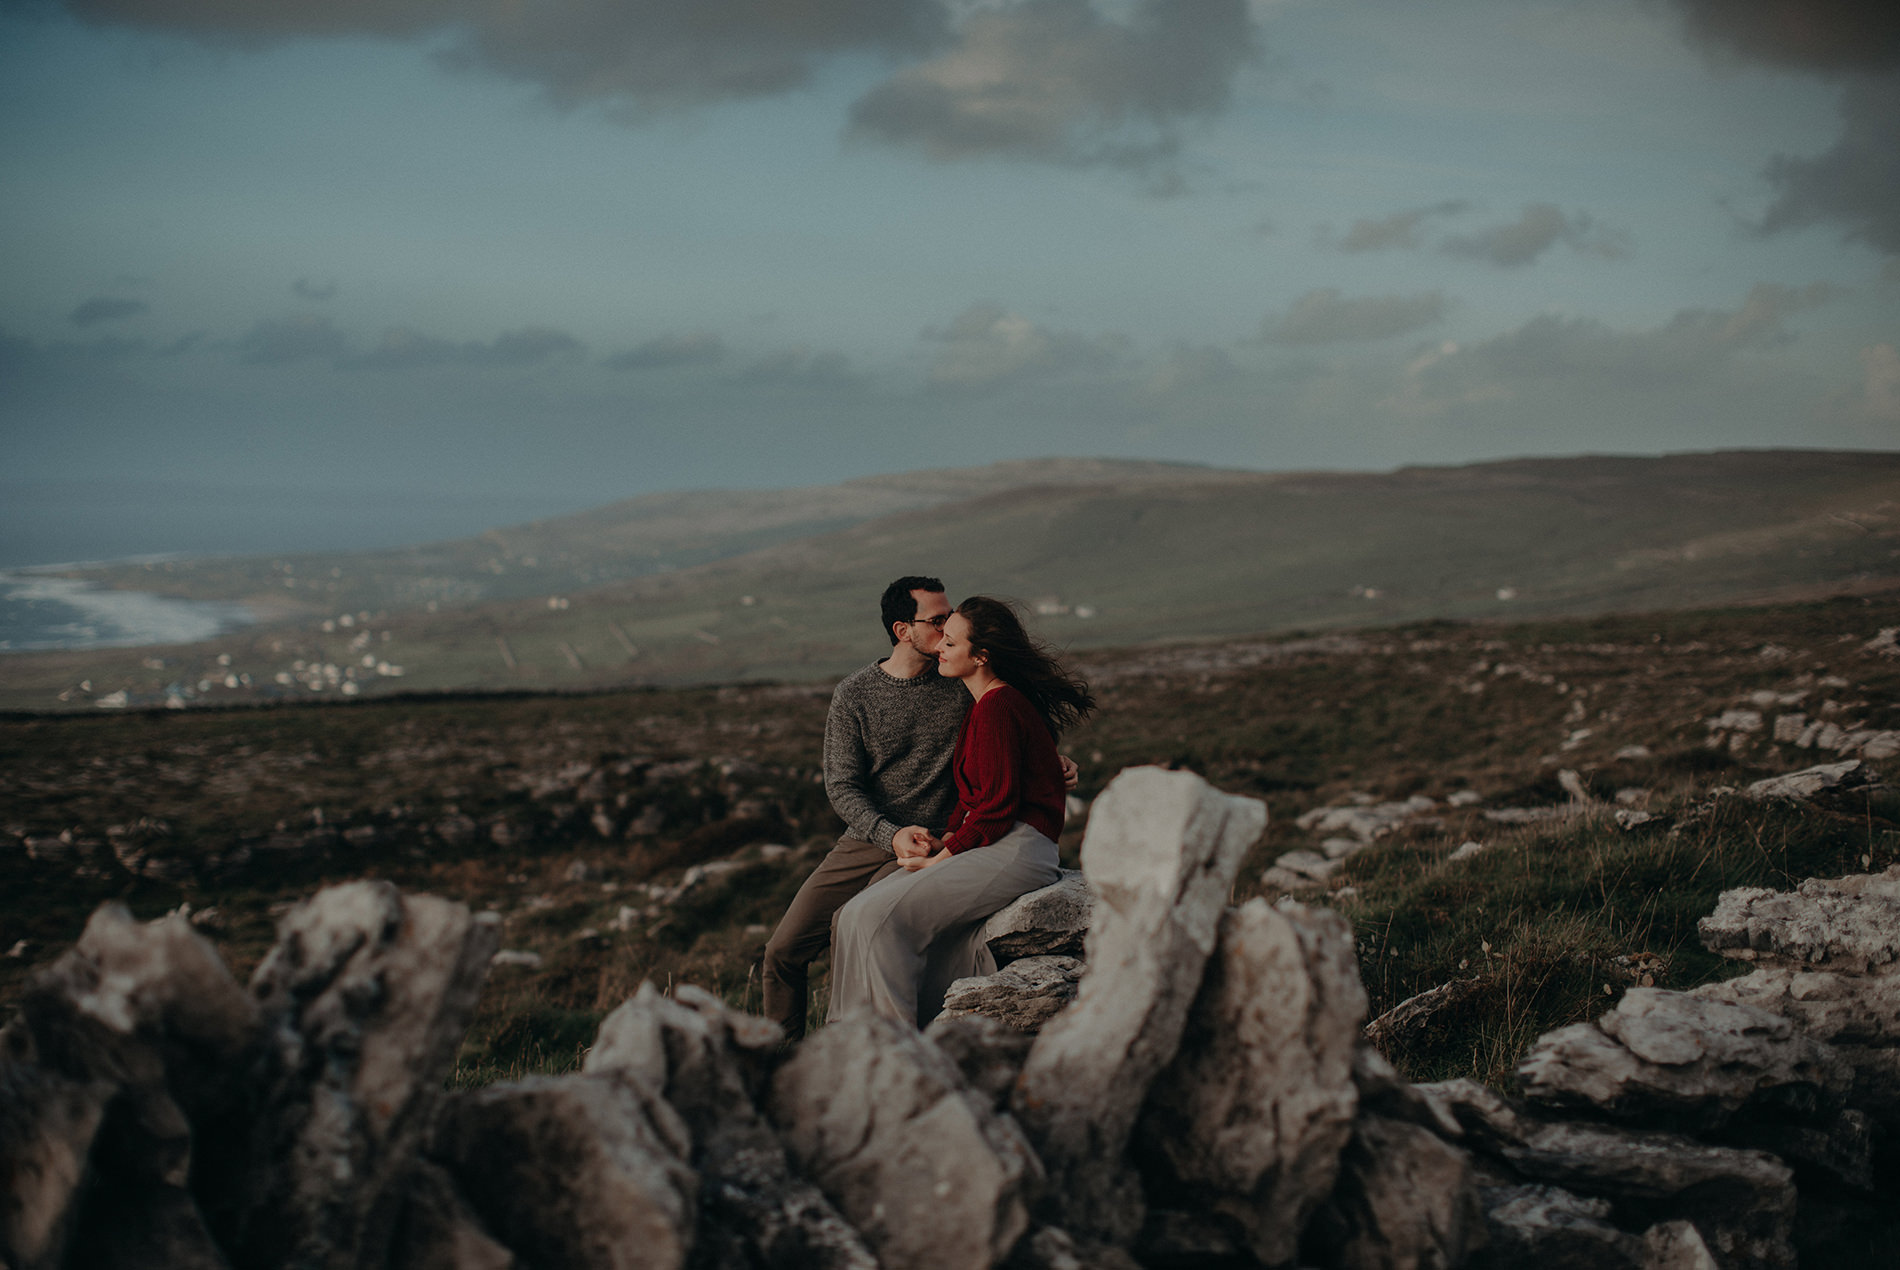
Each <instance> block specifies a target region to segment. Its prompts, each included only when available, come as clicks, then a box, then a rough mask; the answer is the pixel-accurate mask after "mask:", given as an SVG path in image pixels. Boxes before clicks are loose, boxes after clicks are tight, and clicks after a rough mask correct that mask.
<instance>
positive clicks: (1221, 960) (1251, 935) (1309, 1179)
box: [1137, 899, 1366, 1265]
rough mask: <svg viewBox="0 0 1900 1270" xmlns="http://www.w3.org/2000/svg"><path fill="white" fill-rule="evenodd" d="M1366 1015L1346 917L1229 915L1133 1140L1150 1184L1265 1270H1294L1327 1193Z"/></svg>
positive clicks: (1290, 910)
mask: <svg viewBox="0 0 1900 1270" xmlns="http://www.w3.org/2000/svg"><path fill="white" fill-rule="evenodd" d="M1365 1016H1366V993H1365V988H1364V987H1363V986H1362V985H1361V984H1360V982H1359V968H1358V962H1357V960H1356V958H1355V956H1354V950H1353V935H1352V927H1351V926H1350V925H1349V924H1348V923H1347V922H1346V920H1345V919H1344V918H1343V917H1341V916H1339V914H1337V913H1334V912H1332V911H1331V910H1329V909H1308V908H1305V907H1304V906H1301V905H1298V904H1289V905H1287V906H1286V907H1284V908H1276V907H1274V906H1273V905H1270V904H1268V903H1267V902H1266V901H1265V900H1264V899H1254V900H1250V901H1248V902H1247V903H1246V904H1244V905H1242V906H1241V907H1240V908H1238V909H1230V910H1229V911H1228V912H1227V914H1226V916H1225V917H1224V918H1223V919H1222V922H1221V927H1220V942H1219V945H1218V947H1217V949H1216V951H1215V954H1214V956H1213V957H1212V958H1211V959H1210V960H1209V962H1208V966H1207V974H1206V978H1205V979H1204V980H1203V981H1202V983H1201V990H1200V994H1199V995H1198V997H1197V998H1196V999H1195V1002H1194V1009H1193V1012H1192V1013H1191V1014H1190V1015H1189V1017H1188V1024H1187V1028H1186V1030H1185V1033H1184V1035H1183V1038H1182V1043H1181V1049H1180V1052H1179V1053H1178V1054H1177V1055H1176V1057H1175V1059H1174V1061H1173V1062H1172V1063H1171V1064H1169V1066H1168V1067H1167V1068H1166V1069H1165V1070H1164V1071H1163V1072H1162V1074H1161V1076H1160V1077H1159V1078H1158V1079H1157V1080H1156V1081H1155V1084H1154V1088H1153V1089H1152V1090H1151V1091H1150V1093H1149V1096H1148V1104H1147V1107H1146V1108H1145V1109H1144V1111H1143V1113H1142V1119H1141V1121H1140V1123H1139V1125H1138V1128H1137V1141H1138V1142H1139V1144H1140V1148H1141V1152H1140V1153H1141V1157H1142V1158H1143V1159H1144V1160H1145V1161H1148V1162H1150V1171H1151V1176H1154V1175H1159V1180H1160V1182H1161V1184H1162V1185H1163V1186H1164V1187H1179V1188H1181V1189H1182V1190H1184V1191H1186V1192H1189V1193H1192V1194H1193V1195H1194V1196H1195V1199H1196V1202H1197V1206H1205V1207H1206V1208H1208V1209H1211V1210H1212V1211H1213V1212H1215V1213H1218V1214H1220V1215H1222V1216H1224V1217H1226V1218H1229V1219H1230V1220H1231V1221H1233V1222H1234V1223H1235V1224H1236V1225H1237V1226H1238V1227H1239V1228H1240V1229H1241V1230H1242V1231H1243V1232H1244V1236H1245V1240H1246V1243H1247V1245H1248V1246H1249V1247H1250V1248H1251V1249H1252V1252H1253V1255H1254V1256H1255V1257H1257V1258H1259V1260H1260V1261H1262V1262H1263V1263H1265V1264H1267V1265H1279V1264H1281V1263H1283V1262H1286V1261H1290V1260H1291V1259H1292V1258H1293V1255H1294V1253H1295V1252H1296V1251H1297V1250H1298V1246H1299V1238H1300V1231H1301V1230H1302V1229H1304V1228H1305V1226H1306V1222H1307V1219H1308V1218H1309V1217H1311V1216H1312V1214H1313V1212H1314V1210H1315V1209H1317V1208H1318V1207H1319V1205H1320V1203H1321V1202H1322V1201H1323V1200H1324V1199H1325V1198H1326V1195H1327V1193H1328V1192H1329V1191H1331V1190H1332V1185H1333V1177H1334V1173H1335V1170H1336V1168H1337V1166H1338V1161H1339V1153H1340V1152H1341V1151H1342V1150H1343V1149H1344V1148H1345V1145H1346V1142H1347V1139H1348V1138H1350V1137H1351V1136H1352V1123H1353V1116H1354V1113H1355V1111H1356V1110H1357V1108H1358V1103H1359V1098H1358V1090H1357V1088H1356V1086H1355V1085H1354V1083H1353V1053H1354V1050H1355V1048H1356V1047H1357V1045H1358V1042H1359V1031H1360V1028H1361V1027H1362V1026H1363V1025H1364V1022H1365Z"/></svg>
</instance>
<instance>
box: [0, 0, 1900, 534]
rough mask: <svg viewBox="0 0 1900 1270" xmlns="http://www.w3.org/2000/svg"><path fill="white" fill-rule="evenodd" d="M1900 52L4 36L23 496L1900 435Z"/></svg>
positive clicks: (567, 22)
mask: <svg viewBox="0 0 1900 1270" xmlns="http://www.w3.org/2000/svg"><path fill="white" fill-rule="evenodd" d="M1897 13H1900V8H1897V7H1896V6H1894V5H1892V4H1891V3H1890V2H1889V0H1878V2H1877V3H1869V2H1863V0H1564V2H1559V0H1430V2H1429V3H1419V2H1418V0H536V2H535V3H528V4H523V3H520V2H519V0H322V2H320V3H319V2H318V0H0V170H4V173H5V179H4V181H0V241H4V242H5V243H6V244H7V246H6V248H5V252H6V255H5V263H6V267H5V278H6V286H5V287H4V288H0V427H3V428H4V430H5V433H4V435H5V453H6V464H5V474H4V476H0V484H4V486H5V489H6V490H7V491H8V492H9V493H10V495H11V497H12V500H13V502H14V505H15V506H16V507H17V506H29V505H30V506H33V507H35V508H36V509H40V510H39V511H36V513H35V514H36V515H37V514H40V513H41V512H43V511H44V509H45V508H47V507H49V506H51V505H53V504H55V503H57V504H59V505H61V506H77V505H80V503H82V502H83V497H82V491H85V490H92V491H110V495H109V500H108V501H110V502H111V503H112V504H113V505H114V506H116V507H120V508H123V507H126V506H130V505H132V504H133V503H136V502H137V501H138V500H137V497H136V496H135V494H134V493H130V492H128V491H137V490H139V489H146V490H163V491H169V493H168V494H167V497H168V498H173V497H175V495H176V494H177V492H178V491H187V490H188V491H196V493H195V494H193V495H192V496H191V497H192V498H193V499H196V500H197V501H198V503H200V504H201V505H202V506H207V507H209V506H219V507H233V508H235V507H238V506H240V505H243V506H249V507H250V508H251V511H250V512H247V513H243V514H242V515H253V516H267V515H268V513H269V512H270V510H271V508H272V507H277V508H278V509H279V510H280V511H281V510H282V508H284V507H288V506H289V505H290V504H292V503H294V502H295V501H296V500H297V499H298V498H311V499H319V500H324V499H329V500H345V501H347V500H350V499H354V500H357V501H356V502H354V503H350V504H349V505H350V507H351V508H352V510H351V512H350V514H351V515H352V516H354V517H356V518H357V520H358V521H359V522H360V521H365V520H367V521H371V522H374V521H376V520H377V513H376V512H375V510H374V509H375V508H376V507H377V506H387V505H388V504H387V501H385V502H384V503H382V504H379V503H378V501H377V500H379V499H382V500H392V499H393V500H396V502H397V503H399V504H400V505H402V506H404V507H407V508H408V509H410V511H412V512H413V510H414V509H415V508H421V507H439V508H447V507H449V506H451V505H452V506H454V507H458V508H461V509H462V512H460V513H457V514H466V515H467V516H472V517H475V518H476V521H477V522H478V523H479V522H480V521H481V520H482V518H484V517H486V518H488V519H495V518H500V519H520V518H522V517H523V516H525V515H528V514H533V513H534V512H536V511H543V510H544V511H555V510H563V509H569V508H579V507H583V506H588V505H592V504H597V503H601V502H605V501H608V500H611V499H615V498H620V497H626V496H628V495H631V494H636V493H641V492H645V491H649V490H655V489H667V488H679V487H684V486H767V485H783V484H804V483H818V482H826V481H831V480H836V479H841V478H844V477H848V476H857V475H864V474H869V473H875V472H881V471H892V470H899V469H907V468H917V467H934V466H962V465H967V464H976V463H982V462H986V461H990V460H994V459H1002V458H1019V457H1029V456H1035V455H1051V454H1086V455H1123V456H1140V457H1155V458H1167V459H1179V460H1186V461H1195V462H1206V463H1215V464H1223V465H1232V466H1241V467H1253V468H1262V469H1287V468H1314V467H1345V468H1384V467H1391V466H1394V465H1399V464H1406V463H1449V462H1464V461H1470V460H1477V459H1484V458H1492V457H1500V456H1507V455H1524V454H1572V453H1579V452H1585V451H1615V452H1625V453H1654V452H1659V451H1664V450H1681V449H1703V448H1712V447H1720V446H1770V445H1814V446H1834V447H1839V446H1845V447H1866V448H1882V449H1887V448H1892V447H1893V446H1894V445H1895V443H1896V441H1900V351H1897V349H1900V16H1896V14H1897ZM260 490H262V491H275V492H276V493H275V494H267V495H266V496H263V497H261V498H260V497H259V496H258V495H257V491H260ZM237 491H250V493H249V494H248V495H246V496H245V497H248V498H249V502H248V503H245V501H244V498H241V497H239V496H238V494H237ZM227 493H228V494H229V495H230V497H229V498H228V499H227V498H226V497H225V495H226V494H227ZM97 497H99V496H98V495H96V494H95V498H97ZM365 500H367V501H365ZM333 505H341V504H340V503H337V504H333ZM232 515H233V516H234V517H236V520H234V521H233V524H238V523H239V522H242V515H240V514H239V513H237V512H233V513H232ZM386 519H387V524H388V526H389V528H388V529H387V530H386V531H385V532H386V533H390V534H395V535H396V536H398V537H401V536H403V533H404V532H408V531H406V530H404V529H402V528H399V527H398V526H406V525H407V524H408V522H406V521H402V520H401V517H400V516H396V515H394V514H393V513H392V514H391V515H390V516H389V517H387V518H386ZM244 523H249V522H244ZM260 523H261V522H260ZM9 525H12V526H14V528H15V531H16V532H17V520H16V521H13V522H0V532H6V531H7V529H8V526H9ZM470 527H473V525H471V526H470ZM366 532H371V533H372V536H373V535H374V532H375V531H374V529H373V528H372V530H370V531H366ZM415 532H420V531H415ZM160 538H162V535H157V536H156V537H154V540H153V541H152V542H150V543H149V549H153V550H158V549H165V548H167V547H170V546H173V545H175V544H172V543H170V542H169V541H160V540H159V539H160ZM273 546H275V544H273ZM48 549H49V550H52V549H53V548H50V547H49V548H48ZM15 554H16V555H17V554H18V553H17V552H16V553H15ZM16 562H17V561H16ZM0 563H6V561H4V560H0Z"/></svg>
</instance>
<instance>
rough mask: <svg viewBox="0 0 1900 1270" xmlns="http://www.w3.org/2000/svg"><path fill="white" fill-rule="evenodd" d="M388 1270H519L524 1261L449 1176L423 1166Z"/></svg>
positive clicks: (412, 1180) (412, 1181)
mask: <svg viewBox="0 0 1900 1270" xmlns="http://www.w3.org/2000/svg"><path fill="white" fill-rule="evenodd" d="M389 1264H390V1270H518V1267H519V1266H520V1264H521V1263H520V1262H518V1261H517V1260H516V1259H515V1255H514V1253H512V1252H510V1251H508V1249H507V1248H506V1247H504V1246H503V1245H502V1244H501V1243H500V1242H498V1241H497V1240H496V1239H495V1238H494V1237H493V1236H492V1235H490V1234H489V1233H488V1231H487V1230H486V1229H485V1228H483V1226H482V1223H481V1220H480V1219H479V1218H477V1217H476V1216H475V1214H474V1213H473V1212H472V1211H471V1210H470V1209H469V1206H468V1203H467V1202H466V1201H465V1200H464V1199H463V1198H462V1194H461V1192H460V1191H458V1190H456V1189H455V1183H454V1182H453V1181H451V1180H450V1179H449V1175H448V1174H447V1173H446V1172H445V1171H443V1169H442V1168H441V1167H440V1166H438V1165H435V1164H430V1163H427V1162H426V1161H425V1162H419V1163H418V1164H417V1165H416V1167H415V1169H414V1170H413V1171H412V1172H411V1173H410V1175H409V1196H408V1202H407V1203H406V1204H405V1205H404V1208H403V1215H402V1220H401V1222H400V1223H399V1224H398V1225H397V1228H396V1237H395V1239H394V1241H393V1243H392V1246H391V1249H390V1257H389Z"/></svg>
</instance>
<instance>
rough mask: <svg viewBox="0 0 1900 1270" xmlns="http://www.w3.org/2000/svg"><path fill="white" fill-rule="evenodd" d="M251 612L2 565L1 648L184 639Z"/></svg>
mask: <svg viewBox="0 0 1900 1270" xmlns="http://www.w3.org/2000/svg"><path fill="white" fill-rule="evenodd" d="M256 620H257V615H256V614H254V613H252V612H251V610H250V609H249V608H248V607H246V606H245V605H242V604H237V603H231V602H227V601H208V600H174V599H171V598H169V597H166V596H162V595H149V594H147V593H145V592H143V591H112V590H107V589H106V588H104V587H101V586H97V585H95V584H93V583H91V582H85V581H81V580H79V579H76V578H56V577H49V576H47V575H45V574H41V573H36V572H34V571H32V570H26V569H10V570H4V571H0V652H29V651H32V650H35V649H50V648H131V647H136V646H138V645H141V644H188V643H193V642H195V641H197V640H201V639H210V638H211V637H212V636H214V635H219V634H222V633H223V632H225V631H229V630H235V629H237V628H238V627H241V626H248V625H250V624H251V623H252V622H255V621H256Z"/></svg>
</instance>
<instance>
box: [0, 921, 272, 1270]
mask: <svg viewBox="0 0 1900 1270" xmlns="http://www.w3.org/2000/svg"><path fill="white" fill-rule="evenodd" d="M262 1032H263V1028H262V1024H261V1022H260V1020H259V1017H258V1012H257V1009H256V1007H255V1005H254V1004H253V1003H252V1001H251V999H250V997H249V996H247V995H246V994H245V992H244V990H243V989H242V988H240V987H239V986H238V984H237V982H236V981H235V980H233V979H232V978H231V975H230V972H229V971H228V970H226V969H225V966H224V963H223V962H222V961H221V960H220V959H219V958H218V955H217V951H216V950H215V949H214V948H212V946H211V945H210V944H209V943H208V942H206V940H205V939H204V938H203V937H202V936H200V935H199V934H198V933H197V932H196V931H194V930H193V929H192V928H191V925H190V923H188V922H187V921H186V920H185V919H184V918H183V917H182V916H174V917H168V918H161V919H160V920H158V921H155V922H143V923H142V922H138V921H135V920H134V919H133V918H132V916H131V914H130V913H128V912H127V911H126V910H125V909H124V908H123V907H122V906H120V905H117V904H108V905H105V906H103V907H101V908H100V909H99V910H98V911H97V912H96V913H94V914H93V916H92V919H91V920H90V921H89V922H87V924H86V929H85V932H84V933H83V934H82V935H81V936H80V938H79V941H78V943H77V944H76V945H75V946H74V947H73V949H72V950H71V951H69V952H68V953H66V954H65V955H64V956H62V957H61V958H59V960H57V961H56V962H54V963H53V964H52V965H51V966H49V967H47V969H46V970H44V971H42V972H41V973H40V974H39V975H38V976H37V977H35V979H34V980H33V981H32V982H31V983H29V985H28V986H27V989H26V991H25V993H24V995H23V997H22V999H21V1002H20V1008H19V1013H18V1014H17V1015H16V1017H15V1018H14V1019H13V1020H12V1021H11V1022H10V1023H9V1024H8V1025H7V1027H6V1028H5V1030H4V1031H0V1169H4V1181H5V1185H4V1186H0V1262H5V1263H8V1264H11V1265H13V1266H15V1267H16V1268H17V1270H29V1268H31V1270H38V1268H39V1267H53V1266H60V1265H77V1264H85V1265H94V1266H101V1267H112V1266H128V1267H130V1266H137V1265H143V1264H160V1263H162V1264H172V1265H180V1266H198V1265H205V1266H211V1265H218V1264H221V1262H222V1258H221V1257H220V1256H219V1254H218V1253H217V1250H216V1244H215V1241H214V1239H213V1236H212V1233H211V1230H210V1225H209V1222H208V1220H207V1216H206V1213H205V1212H204V1210H203V1208H202V1206H201V1205H200V1203H199V1202H198V1196H197V1194H196V1193H194V1190H193V1189H192V1188H193V1184H194V1182H199V1181H206V1180H215V1179H219V1178H221V1177H223V1176H224V1175H225V1173H226V1170H225V1169H224V1168H221V1167H220V1161H219V1160H218V1159H217V1158H216V1151H215V1149H214V1152H213V1158H211V1159H209V1160H207V1159H205V1158H204V1157H203V1153H202V1152H201V1150H200V1147H201V1146H202V1143H201V1141H200V1138H201V1135H202V1132H203V1128H204V1126H206V1125H207V1124H215V1123H217V1122H219V1121H221V1120H222V1119H223V1118H225V1117H227V1116H230V1115H241V1114H242V1112H243V1110H244V1102H245V1089H244V1084H243V1078H244V1077H245V1076H246V1075H247V1074H248V1072H249V1071H250V1069H251V1067H252V1066H253V1064H254V1062H255V1060H256V1058H257V1055H258V1053H259V1052H260V1047H261V1043H262ZM194 1170H196V1176H195V1175H194Z"/></svg>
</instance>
